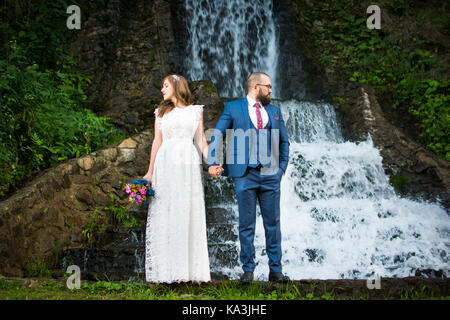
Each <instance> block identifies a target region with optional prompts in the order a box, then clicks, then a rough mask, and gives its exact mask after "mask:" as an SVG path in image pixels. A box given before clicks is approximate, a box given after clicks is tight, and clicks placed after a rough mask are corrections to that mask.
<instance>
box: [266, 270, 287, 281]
mask: <svg viewBox="0 0 450 320" xmlns="http://www.w3.org/2000/svg"><path fill="white" fill-rule="evenodd" d="M289 280H290V279H289V277H288V276H285V275H283V274H282V273H281V272H270V273H269V281H276V282H288V281H289Z"/></svg>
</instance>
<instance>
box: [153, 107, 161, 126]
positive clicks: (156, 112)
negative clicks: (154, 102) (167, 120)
mask: <svg viewBox="0 0 450 320" xmlns="http://www.w3.org/2000/svg"><path fill="white" fill-rule="evenodd" d="M154 113H155V121H156V129H157V130H161V121H162V118H160V117H158V108H156V109H155V112H154Z"/></svg>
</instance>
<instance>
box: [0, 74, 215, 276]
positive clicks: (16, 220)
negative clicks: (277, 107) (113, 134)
mask: <svg viewBox="0 0 450 320" xmlns="http://www.w3.org/2000/svg"><path fill="white" fill-rule="evenodd" d="M190 86H191V89H192V92H193V95H194V98H195V100H196V103H199V104H205V107H204V114H203V118H204V121H205V130H207V129H208V128H213V127H214V126H215V123H216V122H217V119H218V115H220V114H221V112H222V111H223V103H222V101H221V100H220V98H219V97H218V95H217V90H216V89H215V87H214V85H213V84H212V83H211V82H209V81H198V82H195V83H191V84H190ZM153 110H154V108H152V109H151V110H150V113H151V114H152V115H153ZM153 123H154V118H153V120H151V121H150V122H149V124H153ZM152 141H153V125H151V128H150V129H147V130H144V131H142V132H141V133H139V134H135V135H133V136H130V137H129V138H127V139H125V140H123V141H121V142H120V143H116V144H113V145H110V146H107V147H105V148H102V149H100V150H97V151H95V152H93V153H91V154H89V155H86V156H83V157H81V158H77V159H70V160H68V161H65V162H63V163H61V164H59V165H57V166H55V167H53V168H49V169H47V170H44V171H42V172H41V173H40V174H39V175H38V176H37V177H36V178H35V179H33V180H32V181H31V182H30V183H29V185H27V186H26V187H25V188H23V189H20V190H18V191H16V192H15V193H14V194H13V195H11V196H10V197H9V198H8V199H6V200H4V201H2V202H0V274H3V275H11V276H20V275H22V274H23V271H24V269H26V268H27V267H29V266H30V265H31V264H38V263H40V262H41V260H42V259H43V260H44V263H45V264H47V265H50V264H51V263H52V261H53V260H54V258H55V256H57V255H58V254H59V253H60V250H61V249H63V248H68V247H71V248H74V247H84V246H86V242H85V241H84V240H83V239H82V237H81V235H82V230H83V229H85V228H86V225H87V223H88V222H89V219H90V218H91V216H92V215H93V213H94V211H95V210H96V209H97V210H98V212H99V215H100V217H101V218H104V219H106V218H108V215H110V213H109V212H108V211H105V210H104V208H105V207H106V206H111V205H113V204H114V205H122V206H125V207H126V208H128V209H131V208H130V207H131V206H132V205H131V204H130V203H129V202H128V200H127V196H126V194H125V192H124V191H123V186H124V184H125V183H127V182H129V181H131V180H133V179H136V178H140V177H142V176H144V175H145V173H146V172H147V170H148V165H149V161H150V150H151V144H152ZM205 174H206V171H205ZM205 179H209V177H208V176H206V177H205ZM206 185H208V184H206ZM111 196H112V197H113V198H114V199H115V200H114V201H113V200H112V199H111ZM138 214H140V215H141V218H142V219H143V220H145V218H146V210H145V209H143V210H141V212H139V213H138Z"/></svg>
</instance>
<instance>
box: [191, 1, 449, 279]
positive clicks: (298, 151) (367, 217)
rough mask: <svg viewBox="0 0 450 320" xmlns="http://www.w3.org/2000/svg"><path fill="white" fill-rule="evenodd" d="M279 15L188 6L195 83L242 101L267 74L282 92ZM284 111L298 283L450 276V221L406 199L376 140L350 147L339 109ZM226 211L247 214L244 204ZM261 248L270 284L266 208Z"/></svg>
mask: <svg viewBox="0 0 450 320" xmlns="http://www.w3.org/2000/svg"><path fill="white" fill-rule="evenodd" d="M271 8H272V3H271V1H243V0H228V1H193V0H186V9H187V12H188V15H189V17H188V19H187V20H188V23H189V26H188V28H189V34H190V39H189V44H188V49H189V50H188V51H189V56H188V57H187V59H186V66H188V71H187V73H188V77H189V78H190V79H191V80H199V79H210V80H212V81H213V82H214V83H215V84H216V85H217V86H218V88H219V89H220V93H221V95H222V96H227V97H242V96H244V95H245V93H246V90H245V79H246V77H247V76H248V74H249V73H250V72H251V71H255V70H259V71H263V72H267V73H268V74H269V75H271V77H272V84H273V86H274V88H276V89H277V91H276V92H280V90H279V88H277V79H276V76H277V72H276V64H277V52H278V49H277V47H276V44H277V40H276V37H275V26H274V23H273V19H272V9H271ZM253 21H257V23H253ZM255 48H256V49H255ZM273 97H277V94H276V93H275V94H274V95H273ZM274 104H275V105H277V106H279V107H280V108H281V110H282V112H283V118H284V120H285V123H286V126H287V130H288V134H289V138H290V141H291V146H290V161H289V165H288V169H287V171H286V174H285V176H284V177H283V180H282V184H281V232H282V248H283V260H282V264H283V271H284V272H285V273H287V274H288V275H289V276H290V277H291V278H292V279H330V278H331V279H332V278H334V279H339V278H356V279H358V278H359V279H364V278H368V277H374V276H375V275H378V276H380V277H406V276H413V275H415V272H416V271H417V270H424V269H433V270H440V271H441V272H442V274H443V276H445V277H448V276H449V274H450V270H449V269H450V266H449V254H448V253H449V249H450V217H449V215H448V213H447V212H446V211H445V210H444V209H443V208H442V207H441V206H440V205H439V204H438V203H429V202H425V201H421V200H417V199H416V200H410V199H405V198H401V197H399V196H398V195H396V193H395V191H394V190H393V188H392V187H391V185H390V184H389V179H388V177H387V176H386V175H385V173H384V170H383V167H382V158H381V155H380V152H379V150H378V149H376V148H375V147H374V146H373V143H372V141H371V139H370V137H368V139H367V141H365V142H361V143H353V142H348V141H347V142H346V141H344V139H343V138H342V136H341V133H340V129H339V126H338V124H337V123H336V117H335V114H334V109H333V107H332V106H331V105H328V104H323V103H313V102H305V101H295V100H291V101H274ZM226 179H227V178H224V177H222V178H220V179H219V180H217V181H215V182H214V183H215V184H216V187H215V189H216V190H222V189H224V188H225V186H226V185H227V184H228V183H227V182H226ZM221 185H223V187H224V188H222V187H221ZM220 206H222V207H226V208H228V209H230V210H231V211H233V212H234V214H235V215H236V217H237V215H238V210H237V204H236V200H235V199H231V198H230V199H228V204H226V205H223V204H222V205H220ZM235 221H236V223H237V218H236V219H235ZM237 230H238V228H237V225H236V226H235V228H234V232H235V233H236V234H237ZM235 245H236V246H237V247H239V241H236V242H235ZM255 247H256V261H257V267H256V269H255V277H256V279H258V280H267V274H268V265H267V256H266V255H265V237H264V229H263V225H262V218H261V216H260V214H259V208H258V218H257V224H256V235H255ZM216 268H217V269H216V270H214V271H219V272H220V273H222V274H225V275H228V276H229V278H230V279H238V278H239V275H240V274H241V273H242V269H241V267H240V266H236V267H235V268H231V269H230V268H227V267H220V266H218V267H216Z"/></svg>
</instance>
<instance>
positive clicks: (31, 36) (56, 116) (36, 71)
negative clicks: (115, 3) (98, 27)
mask: <svg viewBox="0 0 450 320" xmlns="http://www.w3.org/2000/svg"><path fill="white" fill-rule="evenodd" d="M67 6H68V4H67V2H66V1H51V2H39V1H31V0H29V1H25V2H24V4H23V7H16V6H15V5H14V3H13V2H11V1H5V2H4V4H3V6H1V7H0V12H1V13H2V16H4V15H5V16H8V19H9V20H8V19H7V20H5V21H4V22H2V23H1V24H0V31H1V32H2V33H1V34H0V35H1V36H2V37H1V38H0V39H3V40H4V41H3V42H2V43H1V48H2V50H1V51H0V197H2V196H4V195H5V194H7V193H8V192H10V191H12V190H14V189H15V188H17V187H18V186H20V183H21V182H23V181H26V180H29V179H30V178H32V177H33V176H34V174H35V173H36V172H38V171H40V170H42V169H45V168H48V167H51V166H53V165H55V164H56V163H58V162H61V161H64V160H67V159H70V158H74V157H80V156H82V155H85V154H88V153H91V152H92V151H95V150H97V149H99V148H101V147H103V146H105V145H109V144H112V143H115V142H117V141H120V140H122V139H124V138H125V137H124V136H123V135H121V134H120V133H118V132H117V130H116V129H115V128H114V126H113V125H112V124H110V123H109V122H108V121H109V119H108V118H106V117H98V116H96V115H95V114H94V113H93V112H92V111H91V110H90V109H86V108H85V107H84V104H85V103H86V102H88V99H87V96H86V94H85V90H86V89H87V87H88V85H89V83H90V79H89V78H88V77H87V76H85V75H82V74H80V73H79V72H77V71H76V64H75V62H74V59H73V57H72V56H71V55H70V53H68V52H66V50H65V49H64V45H65V42H66V41H67V39H68V38H69V37H70V36H69V35H68V34H67V28H66V26H65V19H66V18H67V14H66V12H65V9H66V8H67ZM17 8H21V10H22V11H20V10H19V9H17ZM17 10H18V11H17ZM6 13H8V14H6ZM23 15H26V17H25V19H23V18H24V16H23ZM14 18H15V19H14ZM5 40H6V41H5Z"/></svg>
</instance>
